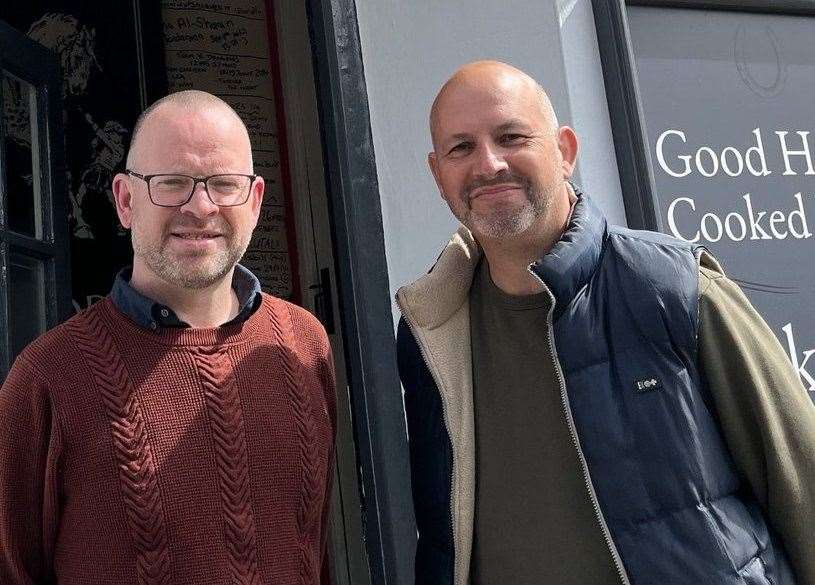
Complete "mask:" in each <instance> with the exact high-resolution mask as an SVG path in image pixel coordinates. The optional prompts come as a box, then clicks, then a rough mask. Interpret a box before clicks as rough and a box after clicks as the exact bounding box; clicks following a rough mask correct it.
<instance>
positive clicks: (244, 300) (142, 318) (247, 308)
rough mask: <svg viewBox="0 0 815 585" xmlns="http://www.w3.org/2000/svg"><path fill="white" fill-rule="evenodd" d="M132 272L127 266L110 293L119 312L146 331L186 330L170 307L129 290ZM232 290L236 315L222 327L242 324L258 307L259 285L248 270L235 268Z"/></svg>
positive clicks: (130, 288)
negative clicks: (235, 301)
mask: <svg viewBox="0 0 815 585" xmlns="http://www.w3.org/2000/svg"><path fill="white" fill-rule="evenodd" d="M132 271H133V269H132V268H131V267H129V266H128V267H126V268H123V269H122V270H121V271H119V274H117V275H116V280H115V282H114V283H113V289H112V290H111V291H110V299H111V301H112V302H113V305H114V306H115V307H116V308H117V309H119V311H121V312H122V313H124V315H125V316H127V317H128V318H129V319H130V320H132V321H133V322H134V323H136V324H138V325H141V326H142V327H145V328H147V329H153V330H156V329H158V328H160V327H161V328H165V327H174V328H179V327H189V324H188V323H186V322H184V321H182V320H181V319H179V318H178V315H176V313H175V311H173V310H172V309H171V308H170V307H168V306H166V305H162V304H161V303H159V302H157V301H154V300H153V299H151V298H150V297H146V296H144V295H143V294H141V293H140V292H138V291H137V290H136V289H135V288H133V287H132V286H130V277H131V274H132ZM232 289H233V290H234V291H235V295H236V296H237V297H238V306H239V309H238V314H237V315H236V316H235V317H234V318H233V319H231V320H229V321H228V322H226V323H224V324H223V325H222V327H223V326H226V325H233V324H238V323H242V322H244V321H246V319H248V318H249V317H250V316H251V315H252V313H254V312H255V310H256V309H257V308H258V307H259V306H260V300H261V295H260V281H259V280H258V279H257V277H256V276H255V275H254V274H252V272H251V271H250V270H249V269H247V268H245V267H243V266H241V265H240V264H237V265H235V272H234V273H233V275H232Z"/></svg>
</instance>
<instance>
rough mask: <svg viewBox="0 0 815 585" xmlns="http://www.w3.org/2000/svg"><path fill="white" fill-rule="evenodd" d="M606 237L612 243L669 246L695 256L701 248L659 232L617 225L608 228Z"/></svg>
mask: <svg viewBox="0 0 815 585" xmlns="http://www.w3.org/2000/svg"><path fill="white" fill-rule="evenodd" d="M608 237H609V239H610V240H612V241H617V242H621V243H625V242H628V243H632V244H640V245H643V246H648V245H652V246H669V247H673V248H676V249H677V250H686V251H689V252H690V253H692V254H695V253H696V252H697V250H699V249H701V246H699V245H697V244H692V243H690V242H686V241H685V240H680V239H679V238H675V237H673V236H669V235H668V234H663V233H661V232H652V231H649V230H634V229H630V228H626V227H622V226H619V225H609V226H608Z"/></svg>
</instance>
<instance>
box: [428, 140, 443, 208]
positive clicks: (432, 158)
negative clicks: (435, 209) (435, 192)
mask: <svg viewBox="0 0 815 585" xmlns="http://www.w3.org/2000/svg"><path fill="white" fill-rule="evenodd" d="M427 166H429V167H430V173H431V174H432V175H433V180H434V181H436V187H438V189H439V193H440V194H441V198H442V199H444V200H445V201H446V200H447V198H446V197H445V196H444V189H442V188H441V179H439V161H438V159H437V158H436V153H435V152H430V153H428V155H427Z"/></svg>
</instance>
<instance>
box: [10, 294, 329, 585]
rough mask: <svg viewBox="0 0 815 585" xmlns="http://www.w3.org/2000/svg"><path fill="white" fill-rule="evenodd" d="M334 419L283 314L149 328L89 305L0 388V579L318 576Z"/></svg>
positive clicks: (312, 355)
mask: <svg viewBox="0 0 815 585" xmlns="http://www.w3.org/2000/svg"><path fill="white" fill-rule="evenodd" d="M335 425H336V406H335V398H334V387H333V361H332V358H331V348H330V346H329V343H328V338H327V336H326V334H325V331H324V330H323V329H322V327H321V326H320V324H319V322H318V321H317V320H316V319H315V318H314V317H313V316H312V315H311V314H309V313H308V312H306V311H305V310H303V309H301V308H300V307H297V306H295V305H291V304H289V303H287V302H285V301H282V300H280V299H275V298H273V297H270V296H268V295H263V301H262V303H261V306H260V307H259V308H258V309H257V310H256V311H255V312H254V313H253V314H252V315H251V316H250V317H249V318H248V319H247V320H246V321H244V322H243V323H237V324H233V325H227V326H223V327H216V328H211V329H191V328H181V329H159V330H158V331H150V330H147V329H144V328H141V327H139V326H137V325H136V324H135V323H133V322H132V321H130V320H128V319H127V318H126V317H125V316H124V315H123V314H122V313H120V312H119V311H118V310H117V309H116V307H115V306H114V305H113V303H112V302H111V301H110V299H104V300H102V301H100V302H99V303H97V304H95V305H94V306H92V307H90V308H89V309H86V310H85V311H83V312H82V313H80V314H79V315H76V316H75V317H73V318H71V319H70V320H69V321H67V322H66V323H64V324H62V325H60V326H58V327H56V328H55V329H53V330H52V331H49V332H48V333H46V334H45V335H44V336H42V337H41V338H39V339H38V340H36V341H35V342H34V343H32V344H31V345H30V346H29V347H28V348H26V349H25V350H24V351H23V353H22V354H21V355H20V357H19V358H18V360H17V361H16V363H15V364H14V366H13V368H12V370H11V372H10V373H9V376H8V377H7V379H6V381H5V382H4V384H3V386H2V388H1V389H0V502H7V503H8V502H11V503H13V504H14V505H5V506H2V505H0V583H2V584H3V585H31V584H32V583H45V582H47V583H59V584H60V585H98V584H102V583H105V584H107V583H115V584H116V585H154V584H161V585H164V584H167V585H169V584H175V585H212V584H215V583H230V584H236V585H237V584H241V585H261V584H275V585H277V584H286V585H319V578H320V573H321V570H323V569H324V567H323V566H322V563H324V562H325V559H326V555H325V551H326V535H327V532H328V527H329V521H328V519H329V515H328V509H329V505H330V500H331V498H330V486H331V479H332V478H331V467H332V458H333V440H334V432H335Z"/></svg>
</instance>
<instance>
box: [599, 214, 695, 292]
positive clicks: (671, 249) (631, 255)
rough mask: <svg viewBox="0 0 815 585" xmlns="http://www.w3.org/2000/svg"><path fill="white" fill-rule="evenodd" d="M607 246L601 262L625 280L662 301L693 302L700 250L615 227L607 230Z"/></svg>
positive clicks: (667, 238) (653, 234)
mask: <svg viewBox="0 0 815 585" xmlns="http://www.w3.org/2000/svg"><path fill="white" fill-rule="evenodd" d="M607 244H608V245H607V248H608V249H607V250H606V254H605V258H604V262H605V263H608V262H614V264H616V265H617V268H618V269H619V268H621V267H622V269H623V270H624V271H625V272H624V273H625V274H626V276H627V278H629V279H631V280H632V281H634V282H637V283H638V284H641V285H643V286H646V287H647V288H649V289H652V290H654V292H657V293H659V294H660V295H663V296H665V297H668V298H670V297H678V298H680V299H688V300H690V301H691V302H692V303H693V302H694V299H695V298H696V297H697V294H696V292H697V291H698V286H699V257H700V255H701V254H702V251H703V250H704V248H702V247H701V246H697V245H695V244H691V243H690V242H685V241H683V240H679V239H677V238H674V237H672V236H669V235H667V234H662V233H658V232H651V231H646V230H632V229H628V228H623V227H619V226H614V227H613V228H611V229H609V232H608V243H607ZM609 252H610V253H609Z"/></svg>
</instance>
